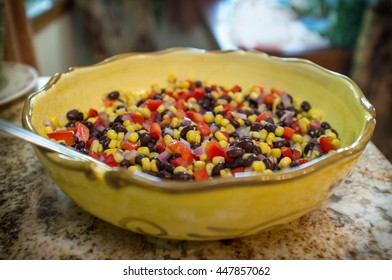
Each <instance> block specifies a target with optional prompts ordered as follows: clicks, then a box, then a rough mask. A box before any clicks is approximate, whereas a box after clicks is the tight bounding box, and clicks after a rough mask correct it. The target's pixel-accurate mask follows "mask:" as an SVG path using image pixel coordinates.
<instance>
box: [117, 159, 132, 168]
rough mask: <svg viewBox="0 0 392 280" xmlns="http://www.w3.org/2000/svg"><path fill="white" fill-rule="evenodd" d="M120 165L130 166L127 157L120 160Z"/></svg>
mask: <svg viewBox="0 0 392 280" xmlns="http://www.w3.org/2000/svg"><path fill="white" fill-rule="evenodd" d="M120 166H121V167H126V168H128V167H130V166H131V162H130V161H129V160H127V159H124V160H123V161H121V162H120Z"/></svg>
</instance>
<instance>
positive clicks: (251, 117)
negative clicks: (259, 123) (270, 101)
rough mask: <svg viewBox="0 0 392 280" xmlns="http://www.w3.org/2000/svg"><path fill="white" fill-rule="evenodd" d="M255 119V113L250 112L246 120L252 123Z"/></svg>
mask: <svg viewBox="0 0 392 280" xmlns="http://www.w3.org/2000/svg"><path fill="white" fill-rule="evenodd" d="M256 119H257V115H256V114H252V115H250V116H248V121H250V122H251V123H254V122H255V121H256Z"/></svg>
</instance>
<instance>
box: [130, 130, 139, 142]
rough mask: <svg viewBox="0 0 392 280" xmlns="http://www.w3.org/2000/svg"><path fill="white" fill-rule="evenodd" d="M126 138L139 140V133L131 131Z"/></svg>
mask: <svg viewBox="0 0 392 280" xmlns="http://www.w3.org/2000/svg"><path fill="white" fill-rule="evenodd" d="M128 140H129V141H131V142H133V143H136V142H137V141H138V140H139V134H137V133H136V132H131V133H130V134H129V136H128Z"/></svg>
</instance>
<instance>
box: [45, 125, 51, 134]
mask: <svg viewBox="0 0 392 280" xmlns="http://www.w3.org/2000/svg"><path fill="white" fill-rule="evenodd" d="M44 131H45V133H46V134H49V133H52V132H53V129H52V127H51V126H45V128H44Z"/></svg>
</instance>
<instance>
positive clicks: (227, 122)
mask: <svg viewBox="0 0 392 280" xmlns="http://www.w3.org/2000/svg"><path fill="white" fill-rule="evenodd" d="M228 124H230V121H229V120H228V119H223V120H222V121H221V123H220V125H221V126H223V127H226V126H227V125H228Z"/></svg>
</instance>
